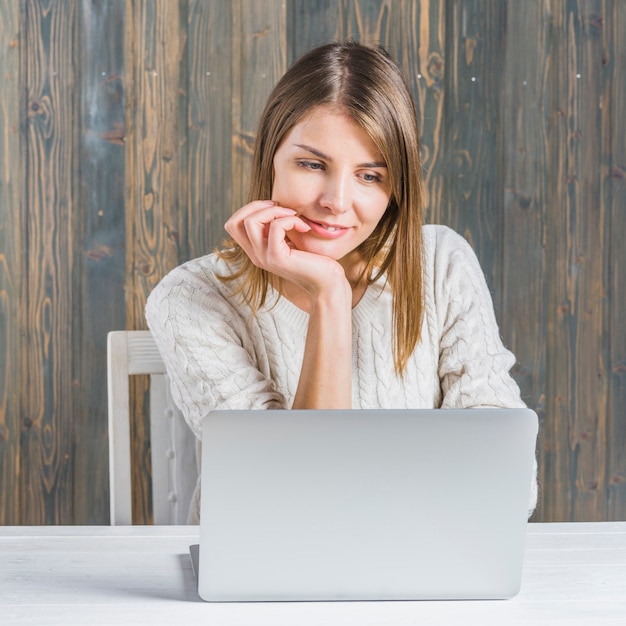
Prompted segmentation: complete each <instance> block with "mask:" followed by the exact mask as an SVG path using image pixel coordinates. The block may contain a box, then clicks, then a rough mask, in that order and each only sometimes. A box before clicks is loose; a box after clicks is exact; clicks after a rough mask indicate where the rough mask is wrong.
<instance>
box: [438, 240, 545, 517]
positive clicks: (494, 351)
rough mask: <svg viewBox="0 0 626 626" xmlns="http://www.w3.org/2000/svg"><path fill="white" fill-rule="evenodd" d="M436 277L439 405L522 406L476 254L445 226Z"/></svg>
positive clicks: (534, 479) (531, 505)
mask: <svg viewBox="0 0 626 626" xmlns="http://www.w3.org/2000/svg"><path fill="white" fill-rule="evenodd" d="M435 276H436V286H435V289H436V291H435V299H436V302H435V306H436V308H437V317H438V320H439V327H440V344H439V378H440V381H441V388H442V392H443V402H442V408H474V407H502V408H517V407H525V406H526V405H525V404H524V402H523V401H522V399H521V397H520V391H519V387H518V386H517V383H516V382H515V381H514V380H513V378H512V376H511V374H510V370H511V368H512V367H513V365H514V364H515V357H514V356H513V354H512V353H511V352H510V351H509V350H507V349H506V348H505V347H504V345H503V344H502V340H501V339H500V334H499V330H498V325H497V321H496V318H495V313H494V309H493V303H492V299H491V294H490V293H489V288H488V287H487V283H486V281H485V277H484V275H483V272H482V270H481V268H480V265H479V263H478V259H477V258H476V255H475V254H474V252H473V250H472V249H471V247H470V245H469V244H468V243H467V241H465V239H463V238H462V237H461V236H460V235H458V234H456V233H455V232H454V231H452V230H450V229H447V228H442V229H441V230H440V232H439V234H438V237H437V250H436V254H435ZM536 474H537V464H536V462H535V467H534V471H533V476H532V480H531V493H530V502H529V510H528V514H529V517H530V515H531V514H532V513H533V511H534V509H535V507H536V505H537V477H536Z"/></svg>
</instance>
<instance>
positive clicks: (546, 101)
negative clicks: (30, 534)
mask: <svg viewBox="0 0 626 626" xmlns="http://www.w3.org/2000/svg"><path fill="white" fill-rule="evenodd" d="M624 33H626V3H624V2H621V1H620V0H578V1H575V0H527V1H524V2H519V0H501V1H498V0H422V1H421V2H420V1H419V0H397V1H392V0H387V1H385V0H341V1H336V0H332V1H331V0H308V1H307V0H288V1H287V2H283V1H280V0H256V1H255V0H233V1H232V2H231V1H208V0H206V1H201V0H178V1H175V0H107V1H106V2H104V1H98V0H6V1H5V2H2V3H0V77H1V78H2V81H3V88H2V89H1V90H0V121H1V126H0V132H1V135H0V355H1V356H2V358H1V360H0V472H1V475H0V523H3V524H51V523H64V524H71V523H79V524H85V523H88V524H91V523H107V522H108V478H107V476H108V474H107V473H108V457H107V445H108V444H107V426H106V380H105V378H106V369H105V361H106V355H105V341H106V333H107V331H109V330H112V329H120V328H143V327H145V323H144V320H143V313H142V310H143V305H144V302H145V299H146V297H147V295H148V293H149V292H150V290H151V289H152V288H153V287H154V285H155V284H156V283H157V282H158V281H159V279H160V278H161V277H162V276H163V275H164V274H165V273H166V272H167V271H168V270H169V269H170V268H171V267H173V266H175V265H177V264H178V263H180V262H182V261H184V260H185V259H188V258H191V257H194V256H198V255H200V254H203V253H204V252H206V251H207V250H209V249H211V248H212V247H213V246H214V245H216V244H217V243H218V242H219V240H220V239H221V237H222V235H223V231H222V224H223V222H224V220H225V219H226V216H227V215H229V214H230V212H231V210H232V209H234V208H237V207H238V206H240V205H241V204H242V203H243V202H244V199H245V196H246V186H247V180H248V166H249V162H250V155H251V146H252V143H253V140H254V133H255V124H256V120H257V117H258V115H259V112H260V109H261V107H262V105H263V103H264V101H265V98H266V97H267V95H268V93H269V91H270V90H271V88H272V86H273V84H274V83H275V81H276V80H277V78H278V77H279V76H280V75H281V74H282V72H283V71H284V70H285V69H286V68H287V67H288V65H289V64H290V63H291V62H292V61H293V60H294V59H295V58H296V57H297V56H299V55H300V54H301V53H303V52H304V51H306V50H308V49H309V48H310V47H312V46H314V45H317V44H320V43H323V42H327V41H329V40H335V39H337V38H344V37H347V36H352V37H355V38H358V39H360V40H361V41H367V42H380V43H382V44H384V45H386V46H387V47H388V48H389V50H390V51H391V53H392V54H393V55H394V56H395V57H396V58H397V59H398V60H399V62H400V63H401V65H402V66H403V67H404V68H405V70H406V73H407V76H408V77H409V80H410V84H411V88H412V90H413V93H414V96H415V98H416V101H417V104H418V109H419V115H420V125H421V130H422V142H423V146H422V148H423V149H422V152H423V159H424V176H425V179H426V185H427V190H428V219H429V220H430V221H433V222H441V223H446V224H448V225H450V226H452V227H453V228H455V229H456V230H458V231H459V232H461V233H462V234H464V235H465V236H466V237H467V238H468V239H469V240H470V242H471V243H472V244H473V246H474V248H475V250H476V252H477V253H478V256H479V258H480V260H481V263H482V266H483V269H484V271H485V273H486V276H487V279H488V282H489V285H490V287H491V290H492V293H493V296H494V302H495V306H496V313H497V316H498V319H499V321H500V324H501V330H502V335H503V337H504V340H505V343H506V344H507V345H508V346H510V347H511V348H512V349H513V350H514V352H515V353H516V355H517V357H518V361H519V362H518V365H517V367H516V369H515V372H514V374H515V376H516V378H517V380H518V382H519V384H520V386H521V388H522V392H523V397H524V399H525V400H526V402H527V403H528V404H529V406H531V407H533V408H534V409H536V410H537V412H538V414H539V416H540V420H541V433H540V447H539V467H540V481H541V493H540V503H539V509H538V511H537V513H536V516H535V519H537V520H540V521H556V520H580V521H582V520H617V519H626V408H625V407H626V324H625V321H624V320H626V315H625V314H624V311H625V310H626V246H625V245H624V243H623V242H624V241H625V240H626V220H625V219H624V210H625V209H626V128H625V123H624V112H623V111H624V108H625V107H626V42H625V41H624V39H625V38H624ZM144 393H145V381H141V380H140V381H139V383H138V384H137V386H136V388H135V397H136V400H135V403H136V406H137V415H138V417H137V419H136V421H135V424H134V425H133V434H134V437H133V442H134V443H133V450H134V457H135V459H136V467H135V473H134V483H135V486H136V494H137V495H136V499H135V503H134V504H135V518H136V521H137V522H143V521H149V515H148V514H147V513H146V510H147V507H148V504H149V500H150V493H149V489H148V487H147V471H148V470H147V468H148V464H149V440H148V438H147V435H146V426H145V418H143V417H142V411H141V406H142V402H143V397H144Z"/></svg>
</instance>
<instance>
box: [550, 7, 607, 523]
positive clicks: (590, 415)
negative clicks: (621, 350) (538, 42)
mask: <svg viewBox="0 0 626 626" xmlns="http://www.w3.org/2000/svg"><path fill="white" fill-rule="evenodd" d="M553 7H554V13H553V31H552V32H553V47H552V49H551V53H550V54H551V58H552V61H553V63H554V75H553V77H552V85H551V89H550V92H551V103H550V116H551V120H550V121H551V125H552V131H551V133H550V143H551V150H550V163H551V166H552V170H551V181H550V186H551V189H552V193H551V197H550V211H549V212H548V220H547V233H548V237H547V243H548V248H549V260H548V278H547V294H548V295H547V302H548V324H547V334H546V344H547V362H548V370H547V385H548V388H549V393H550V397H549V398H547V402H546V413H547V416H548V418H549V419H546V427H545V430H544V441H545V444H546V450H545V457H544V462H545V464H546V473H545V477H546V482H547V483H548V485H549V486H548V489H549V492H550V495H549V496H548V495H546V497H545V499H544V506H545V517H546V519H550V520H558V519H563V520H578V521H584V520H588V521H594V520H597V519H601V517H602V515H603V511H604V498H605V483H606V459H605V456H606V447H605V446H606V443H605V442H606V435H607V403H606V386H607V372H606V362H605V347H604V345H605V344H604V342H605V339H604V337H603V336H604V331H605V329H604V323H603V317H604V310H603V277H602V273H603V255H602V253H601V252H600V253H598V252H599V251H602V250H603V249H604V247H605V245H606V243H607V242H605V241H604V232H605V231H604V223H605V219H606V206H605V205H604V203H603V199H602V198H601V195H600V193H599V191H600V183H601V181H600V169H601V168H600V161H601V146H600V137H601V110H600V108H599V103H600V97H601V94H602V90H603V85H602V71H601V67H602V56H603V50H602V27H601V22H598V20H597V19H596V17H597V16H600V15H601V7H600V3H599V2H591V1H590V2H585V3H581V4H578V3H573V2H557V1H555V2H554V3H553Z"/></svg>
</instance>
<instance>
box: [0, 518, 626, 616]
mask: <svg viewBox="0 0 626 626" xmlns="http://www.w3.org/2000/svg"><path fill="white" fill-rule="evenodd" d="M197 541H198V531H197V528H196V527H185V526H160V527H154V526H149V527H146V526H133V527H119V526H118V527H84V526H82V527H71V526H64V527H34V528H33V527H4V528H2V527H0V624H3V625H4V624H7V625H9V624H11V625H16V626H17V625H23V624H36V625H38V626H39V625H41V626H43V625H45V626H55V625H63V626H71V625H74V624H85V625H90V626H91V625H98V624H116V625H124V624H151V625H152V624H182V625H184V626H192V625H194V624H203V625H206V626H208V625H211V626H235V625H236V626H248V625H257V624H263V625H268V626H269V625H271V626H281V625H288V626H307V625H309V624H316V625H320V626H321V625H324V626H334V625H348V624H349V625H357V624H358V626H403V625H409V624H410V625H416V624H420V625H438V624H446V625H448V624H455V625H457V624H458V625H463V626H467V625H468V624H481V625H485V624H494V625H495V624H497V625H498V626H510V625H516V624H525V625H526V624H528V625H530V624H532V625H533V626H534V625H535V624H556V625H560V626H563V625H571V624H577V625H580V626H591V625H594V624H620V625H621V626H624V625H626V522H619V523H603V524H531V525H529V530H528V539H527V550H526V560H525V566H524V576H523V582H522V591H521V593H520V595H519V596H517V597H516V598H514V599H513V600H500V601H491V602H361V603H359V602H337V603H324V602H320V603H267V604H264V603H250V604H208V603H205V602H202V601H201V600H200V599H199V598H198V595H197V593H196V582H195V578H194V575H193V572H192V570H191V564H190V559H189V555H188V547H189V545H190V544H191V543H194V542H196V543H197Z"/></svg>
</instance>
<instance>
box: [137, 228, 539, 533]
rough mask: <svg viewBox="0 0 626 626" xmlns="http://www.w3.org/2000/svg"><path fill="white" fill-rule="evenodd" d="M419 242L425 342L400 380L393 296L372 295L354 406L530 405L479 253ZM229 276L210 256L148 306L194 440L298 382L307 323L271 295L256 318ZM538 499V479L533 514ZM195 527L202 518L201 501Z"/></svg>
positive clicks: (444, 241) (359, 318)
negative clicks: (230, 412)
mask: <svg viewBox="0 0 626 626" xmlns="http://www.w3.org/2000/svg"><path fill="white" fill-rule="evenodd" d="M423 234H424V286H425V293H424V297H425V311H424V325H423V330H422V336H421V340H420V342H419V344H418V346H417V348H416V349H415V351H414V353H413V355H412V356H411V358H410V359H409V363H408V367H407V370H406V372H405V376H404V377H403V378H401V377H398V376H396V374H395V372H394V367H393V359H392V309H391V301H392V296H391V292H390V290H389V288H388V286H386V285H385V283H384V280H382V279H381V280H379V281H378V282H377V283H376V284H374V285H371V286H370V287H368V289H367V291H366V292H365V295H364V296H363V297H362V299H361V301H360V302H359V303H358V304H357V305H356V306H355V307H354V309H353V313H352V335H353V338H352V342H353V351H352V363H353V366H352V406H353V407H354V408H364V409H365V408H379V407H381V408H434V407H441V408H469V407H478V406H496V407H523V406H525V405H524V403H523V402H522V401H521V399H520V394H519V389H518V387H517V385H516V383H515V381H514V380H513V379H512V378H511V376H510V374H509V370H510V368H511V367H512V366H513V364H514V362H515V359H514V356H513V355H512V354H511V353H510V352H509V351H508V350H506V349H505V348H504V346H503V345H502V341H501V340H500V336H499V332H498V327H497V323H496V319H495V316H494V311H493V305H492V301H491V296H490V293H489V290H488V288H487V284H486V282H485V279H484V276H483V273H482V271H481V269H480V266H479V264H478V260H477V259H476V256H475V254H474V253H473V251H472V249H471V248H470V246H469V244H468V243H467V242H466V241H465V240H464V239H463V238H462V237H460V236H459V235H457V234H456V233H455V232H453V231H452V230H450V229H449V228H446V227H445V226H425V227H424V230H423ZM228 273H229V268H228V266H227V264H226V263H225V262H224V261H222V260H221V259H219V258H218V257H217V256H216V255H214V254H210V255H207V256H205V257H202V258H199V259H195V260H192V261H189V262H188V263H185V264H184V265H181V266H180V267H178V268H176V269H174V270H173V271H172V272H170V273H169V274H168V275H167V276H166V277H165V278H164V279H163V280H162V281H161V282H160V283H159V285H157V287H156V288H155V289H154V291H153V292H152V293H151V294H150V297H149V298H148V303H147V306H146V318H147V321H148V325H149V327H150V329H151V331H152V333H153V335H154V338H155V340H156V342H157V344H158V347H159V350H160V352H161V354H162V356H163V359H164V361H165V365H166V368H167V372H168V376H169V378H170V381H171V387H172V396H173V398H174V401H175V402H176V404H177V405H178V406H179V408H180V409H181V411H182V413H183V415H184V417H185V419H186V420H187V423H188V424H189V426H190V427H191V428H192V429H193V431H194V433H195V434H196V436H197V437H199V436H200V432H201V423H202V420H203V418H204V417H205V416H206V415H207V413H209V412H210V411H211V410H214V409H217V408H220V409H270V408H289V407H290V406H291V404H292V402H293V398H294V395H295V392H296V388H297V385H298V379H299V375H300V368H301V363H302V357H303V353H304V345H305V340H306V332H307V324H308V315H307V314H306V313H305V312H304V311H302V310H301V309H299V308H297V307H296V306H295V305H294V304H292V303H291V302H290V301H288V300H287V299H285V298H282V297H279V296H278V294H277V293H276V292H274V291H273V290H271V289H270V292H269V298H268V302H267V304H266V306H264V307H263V308H261V309H260V310H259V311H258V312H257V313H256V314H255V315H252V314H251V311H250V308H249V307H248V306H247V305H246V304H244V303H242V302H241V300H240V299H239V298H235V297H233V296H232V291H233V289H234V285H233V284H232V283H224V282H222V281H220V280H219V279H218V278H216V274H219V275H227V274H228ZM328 366H329V367H332V363H329V364H328ZM536 497H537V493H536V484H535V481H533V493H532V501H531V503H530V507H531V509H532V508H534V506H535V503H536ZM189 519H190V521H197V519H198V501H197V499H195V500H194V503H193V504H192V510H191V511H190V518H189Z"/></svg>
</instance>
